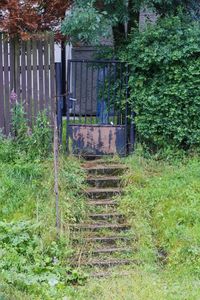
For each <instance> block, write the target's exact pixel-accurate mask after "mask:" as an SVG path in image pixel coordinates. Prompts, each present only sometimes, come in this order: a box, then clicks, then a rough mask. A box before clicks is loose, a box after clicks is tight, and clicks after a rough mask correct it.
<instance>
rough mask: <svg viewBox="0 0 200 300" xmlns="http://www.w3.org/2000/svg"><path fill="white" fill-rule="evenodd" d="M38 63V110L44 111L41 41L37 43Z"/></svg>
mask: <svg viewBox="0 0 200 300" xmlns="http://www.w3.org/2000/svg"><path fill="white" fill-rule="evenodd" d="M38 63H39V109H40V111H43V110H44V82H43V80H44V76H43V41H38Z"/></svg>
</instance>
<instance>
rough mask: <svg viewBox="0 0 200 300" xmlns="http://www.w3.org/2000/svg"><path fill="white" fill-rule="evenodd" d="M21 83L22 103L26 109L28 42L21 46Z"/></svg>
mask: <svg viewBox="0 0 200 300" xmlns="http://www.w3.org/2000/svg"><path fill="white" fill-rule="evenodd" d="M21 81H22V93H21V97H22V103H24V106H25V108H26V105H25V103H26V89H27V85H26V42H22V44H21Z"/></svg>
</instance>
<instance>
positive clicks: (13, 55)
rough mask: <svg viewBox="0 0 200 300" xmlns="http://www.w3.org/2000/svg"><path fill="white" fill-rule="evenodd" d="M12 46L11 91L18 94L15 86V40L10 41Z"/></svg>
mask: <svg viewBox="0 0 200 300" xmlns="http://www.w3.org/2000/svg"><path fill="white" fill-rule="evenodd" d="M9 46H10V56H9V58H10V61H9V65H10V90H11V91H12V90H14V92H16V84H15V41H14V39H10V41H9Z"/></svg>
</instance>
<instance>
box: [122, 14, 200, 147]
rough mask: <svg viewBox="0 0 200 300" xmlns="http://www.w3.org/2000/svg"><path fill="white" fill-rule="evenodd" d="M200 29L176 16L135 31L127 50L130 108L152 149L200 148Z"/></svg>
mask: <svg viewBox="0 0 200 300" xmlns="http://www.w3.org/2000/svg"><path fill="white" fill-rule="evenodd" d="M199 49H200V26H199V22H191V21H190V20H186V19H184V18H182V17H174V18H169V19H165V20H163V21H160V23H159V24H157V25H156V26H150V27H149V28H148V29H147V30H146V31H145V32H142V33H136V32H133V34H132V36H131V42H130V45H129V47H128V55H126V54H125V55H124V58H126V59H128V61H129V63H130V65H131V77H130V89H131V97H130V101H131V105H132V107H133V109H134V110H135V112H136V126H137V131H138V134H139V136H140V138H141V141H142V142H143V143H144V144H145V145H146V146H147V147H148V148H149V149H151V150H154V151H155V150H158V149H163V148H167V147H169V146H170V147H172V148H173V147H174V148H175V147H176V148H180V149H185V150H188V149H191V148H197V147H199V146H200V122H199V112H200V50H199Z"/></svg>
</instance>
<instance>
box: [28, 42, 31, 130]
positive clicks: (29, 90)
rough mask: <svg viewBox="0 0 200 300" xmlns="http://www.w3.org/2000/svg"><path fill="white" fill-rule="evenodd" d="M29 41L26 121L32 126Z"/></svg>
mask: <svg viewBox="0 0 200 300" xmlns="http://www.w3.org/2000/svg"><path fill="white" fill-rule="evenodd" d="M31 75H32V74H31V41H30V40H29V41H27V104H28V121H29V126H31V125H32V80H31V77H32V76H31Z"/></svg>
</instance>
